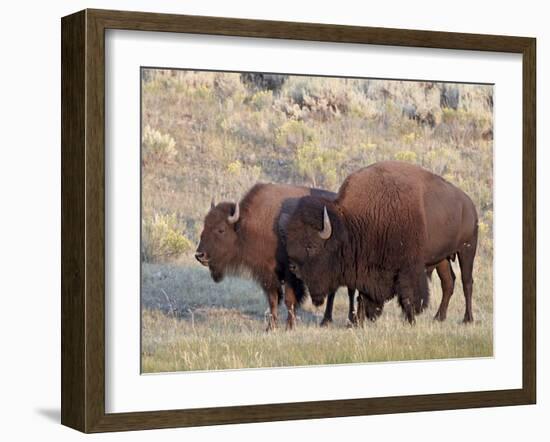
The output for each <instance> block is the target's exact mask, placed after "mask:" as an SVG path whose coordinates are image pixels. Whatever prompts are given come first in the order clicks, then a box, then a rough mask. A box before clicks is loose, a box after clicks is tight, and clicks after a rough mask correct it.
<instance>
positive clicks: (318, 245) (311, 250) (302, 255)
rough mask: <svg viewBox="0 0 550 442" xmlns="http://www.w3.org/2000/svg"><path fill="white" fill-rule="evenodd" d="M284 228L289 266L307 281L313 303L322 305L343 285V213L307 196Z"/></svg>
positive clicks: (326, 203) (328, 203)
mask: <svg viewBox="0 0 550 442" xmlns="http://www.w3.org/2000/svg"><path fill="white" fill-rule="evenodd" d="M285 230H286V231H285V236H286V249H287V255H288V259H289V269H290V270H291V271H292V272H293V273H294V274H295V275H296V276H297V277H298V278H300V279H301V280H302V281H304V282H305V283H306V285H307V287H308V289H309V293H310V295H311V300H312V302H313V304H315V305H321V304H322V303H323V302H324V300H325V297H326V295H327V294H328V293H329V292H330V291H334V290H336V289H337V288H338V286H339V285H340V284H339V280H340V279H341V278H340V276H341V275H339V273H338V272H339V270H338V269H339V268H340V267H341V266H340V265H339V264H340V260H339V253H340V250H341V247H342V242H343V238H344V235H345V231H344V227H343V224H342V221H341V215H340V214H339V213H338V211H337V210H336V209H335V207H334V206H333V204H332V203H330V202H328V201H326V200H323V199H322V198H315V197H309V196H308V197H304V198H301V200H300V202H299V204H298V207H297V208H296V210H295V211H294V213H293V214H292V215H291V216H290V219H289V220H288V224H287V225H286V229H285Z"/></svg>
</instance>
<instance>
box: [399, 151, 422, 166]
mask: <svg viewBox="0 0 550 442" xmlns="http://www.w3.org/2000/svg"><path fill="white" fill-rule="evenodd" d="M395 159H396V160H398V161H406V162H407V163H416V161H417V159H418V156H417V155H416V152H413V151H411V150H402V151H400V152H397V153H396V154H395Z"/></svg>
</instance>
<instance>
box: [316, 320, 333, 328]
mask: <svg viewBox="0 0 550 442" xmlns="http://www.w3.org/2000/svg"><path fill="white" fill-rule="evenodd" d="M330 324H332V319H331V318H323V320H322V321H321V324H319V325H320V326H321V327H328V326H329V325H330Z"/></svg>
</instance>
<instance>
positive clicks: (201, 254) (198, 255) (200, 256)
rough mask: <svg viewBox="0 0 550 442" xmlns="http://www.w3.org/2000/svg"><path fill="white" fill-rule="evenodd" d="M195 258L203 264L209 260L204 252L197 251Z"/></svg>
mask: <svg viewBox="0 0 550 442" xmlns="http://www.w3.org/2000/svg"><path fill="white" fill-rule="evenodd" d="M195 259H196V260H197V261H198V262H200V263H201V264H202V265H205V264H206V263H207V262H208V259H207V258H206V253H204V252H197V253H195Z"/></svg>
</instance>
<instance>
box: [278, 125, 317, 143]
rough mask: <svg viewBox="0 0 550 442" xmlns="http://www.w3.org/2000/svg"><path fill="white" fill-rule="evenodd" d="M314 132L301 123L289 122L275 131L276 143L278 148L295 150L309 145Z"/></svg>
mask: <svg viewBox="0 0 550 442" xmlns="http://www.w3.org/2000/svg"><path fill="white" fill-rule="evenodd" d="M314 138H315V132H314V131H313V130H311V129H310V128H309V127H307V126H306V124H305V123H304V122H303V121H296V120H289V121H287V122H286V123H284V124H283V125H282V126H281V127H280V128H279V130H278V131H277V137H276V143H277V145H278V146H279V147H289V148H291V149H296V148H298V147H299V146H302V145H304V144H306V143H311V142H312V141H313V140H314Z"/></svg>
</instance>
